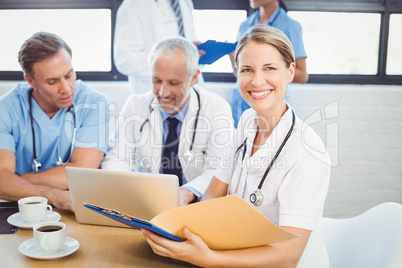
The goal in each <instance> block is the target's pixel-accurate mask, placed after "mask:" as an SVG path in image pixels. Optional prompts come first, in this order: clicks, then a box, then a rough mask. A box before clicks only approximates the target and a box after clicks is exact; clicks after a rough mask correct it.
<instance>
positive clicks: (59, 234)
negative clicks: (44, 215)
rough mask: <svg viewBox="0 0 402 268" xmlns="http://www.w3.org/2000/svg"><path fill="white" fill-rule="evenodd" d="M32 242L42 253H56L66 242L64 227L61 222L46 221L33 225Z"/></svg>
mask: <svg viewBox="0 0 402 268" xmlns="http://www.w3.org/2000/svg"><path fill="white" fill-rule="evenodd" d="M33 231H34V240H35V243H36V244H37V245H38V247H39V248H40V250H41V251H42V252H44V253H48V254H51V253H56V252H58V251H59V250H60V249H61V248H62V246H63V244H64V242H65V240H66V225H65V224H64V223H62V222H57V221H48V222H41V223H37V224H35V226H34V227H33Z"/></svg>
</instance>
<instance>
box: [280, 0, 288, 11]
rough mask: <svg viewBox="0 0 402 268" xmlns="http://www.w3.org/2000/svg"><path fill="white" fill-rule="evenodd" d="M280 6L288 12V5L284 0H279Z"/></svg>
mask: <svg viewBox="0 0 402 268" xmlns="http://www.w3.org/2000/svg"><path fill="white" fill-rule="evenodd" d="M279 6H280V7H281V8H283V9H284V10H285V11H286V12H288V11H289V10H288V7H287V6H286V4H285V2H283V0H279Z"/></svg>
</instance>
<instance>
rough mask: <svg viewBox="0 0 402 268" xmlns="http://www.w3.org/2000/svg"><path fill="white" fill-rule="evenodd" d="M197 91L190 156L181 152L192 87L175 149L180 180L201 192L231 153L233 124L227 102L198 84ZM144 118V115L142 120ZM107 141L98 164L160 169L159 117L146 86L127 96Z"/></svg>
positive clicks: (186, 142) (189, 125)
mask: <svg viewBox="0 0 402 268" xmlns="http://www.w3.org/2000/svg"><path fill="white" fill-rule="evenodd" d="M197 91H198V92H199V94H200V103H201V105H200V107H201V108H200V114H199V117H198V125H197V131H196V134H195V140H194V144H193V151H194V154H195V155H194V160H192V161H190V162H189V161H188V160H187V159H186V158H185V157H183V155H184V152H185V151H186V150H187V149H189V148H190V145H191V141H192V137H193V128H194V124H195V121H196V120H195V119H196V114H197V110H198V98H197V95H196V93H195V92H194V90H191V97H190V100H189V101H190V103H189V106H188V110H187V113H186V115H185V117H184V120H183V124H182V127H181V132H180V142H179V152H178V155H179V159H180V164H181V166H182V169H183V174H184V177H185V178H186V180H187V184H185V185H183V186H184V187H186V186H189V187H192V188H194V189H195V190H197V191H198V192H199V193H201V194H204V192H205V190H206V189H207V187H208V185H209V183H210V181H211V179H212V177H213V175H214V173H215V171H216V170H217V169H218V168H220V167H221V165H225V164H228V160H229V159H231V158H230V157H229V154H230V145H232V143H233V142H232V138H233V131H234V128H233V119H232V114H231V110H230V106H229V103H228V102H227V101H226V100H224V99H223V98H222V97H220V96H218V95H216V94H215V93H211V92H209V91H206V90H203V89H201V88H199V87H197ZM150 105H151V107H152V109H150ZM150 110H152V111H150ZM147 119H148V120H149V121H147V122H146V123H145V124H144V122H145V121H146V120H147ZM141 126H143V129H142V133H141V131H140V128H141ZM110 146H111V150H110V151H109V152H108V154H107V156H106V158H105V160H104V161H103V162H102V168H104V169H115V170H131V171H133V170H137V169H136V167H137V168H138V165H140V164H141V163H142V164H144V166H145V167H144V166H143V167H140V168H139V169H140V170H141V171H146V172H152V173H159V170H160V164H161V161H160V159H161V155H162V146H163V121H162V116H161V113H160V108H159V104H158V101H157V100H156V98H155V97H154V96H153V94H152V93H151V92H149V93H148V94H133V95H131V96H130V97H129V99H128V100H127V101H126V103H125V105H124V107H123V109H122V112H121V113H120V116H119V123H118V126H117V129H116V135H115V136H114V137H112V139H111V142H110ZM147 164H149V165H150V166H149V168H148V167H146V166H147Z"/></svg>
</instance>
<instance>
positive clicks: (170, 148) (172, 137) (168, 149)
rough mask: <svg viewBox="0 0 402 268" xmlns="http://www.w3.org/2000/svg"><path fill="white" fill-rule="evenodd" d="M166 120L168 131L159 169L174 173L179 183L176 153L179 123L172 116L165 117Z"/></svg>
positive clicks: (180, 178)
mask: <svg viewBox="0 0 402 268" xmlns="http://www.w3.org/2000/svg"><path fill="white" fill-rule="evenodd" d="M166 120H167V121H168V126H169V133H168V135H167V138H166V142H165V145H164V146H163V150H162V159H161V169H162V173H163V174H174V175H177V177H178V178H179V185H180V186H181V185H182V184H183V181H182V173H183V172H182V169H181V165H180V161H179V158H178V156H177V153H178V151H179V140H178V137H177V132H176V127H177V124H178V123H179V120H177V119H176V118H174V117H169V118H167V119H166Z"/></svg>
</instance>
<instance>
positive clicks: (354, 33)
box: [289, 12, 381, 75]
mask: <svg viewBox="0 0 402 268" xmlns="http://www.w3.org/2000/svg"><path fill="white" fill-rule="evenodd" d="M289 15H290V16H291V17H292V18H293V19H295V20H297V21H298V22H300V23H301V25H302V27H303V39H304V45H305V49H306V52H307V66H308V72H309V73H311V74H351V75H353V74H358V75H375V74H377V67H378V49H379V43H380V41H379V40H380V22H381V16H380V14H367V13H341V12H289ZM318 22H319V23H318Z"/></svg>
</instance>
